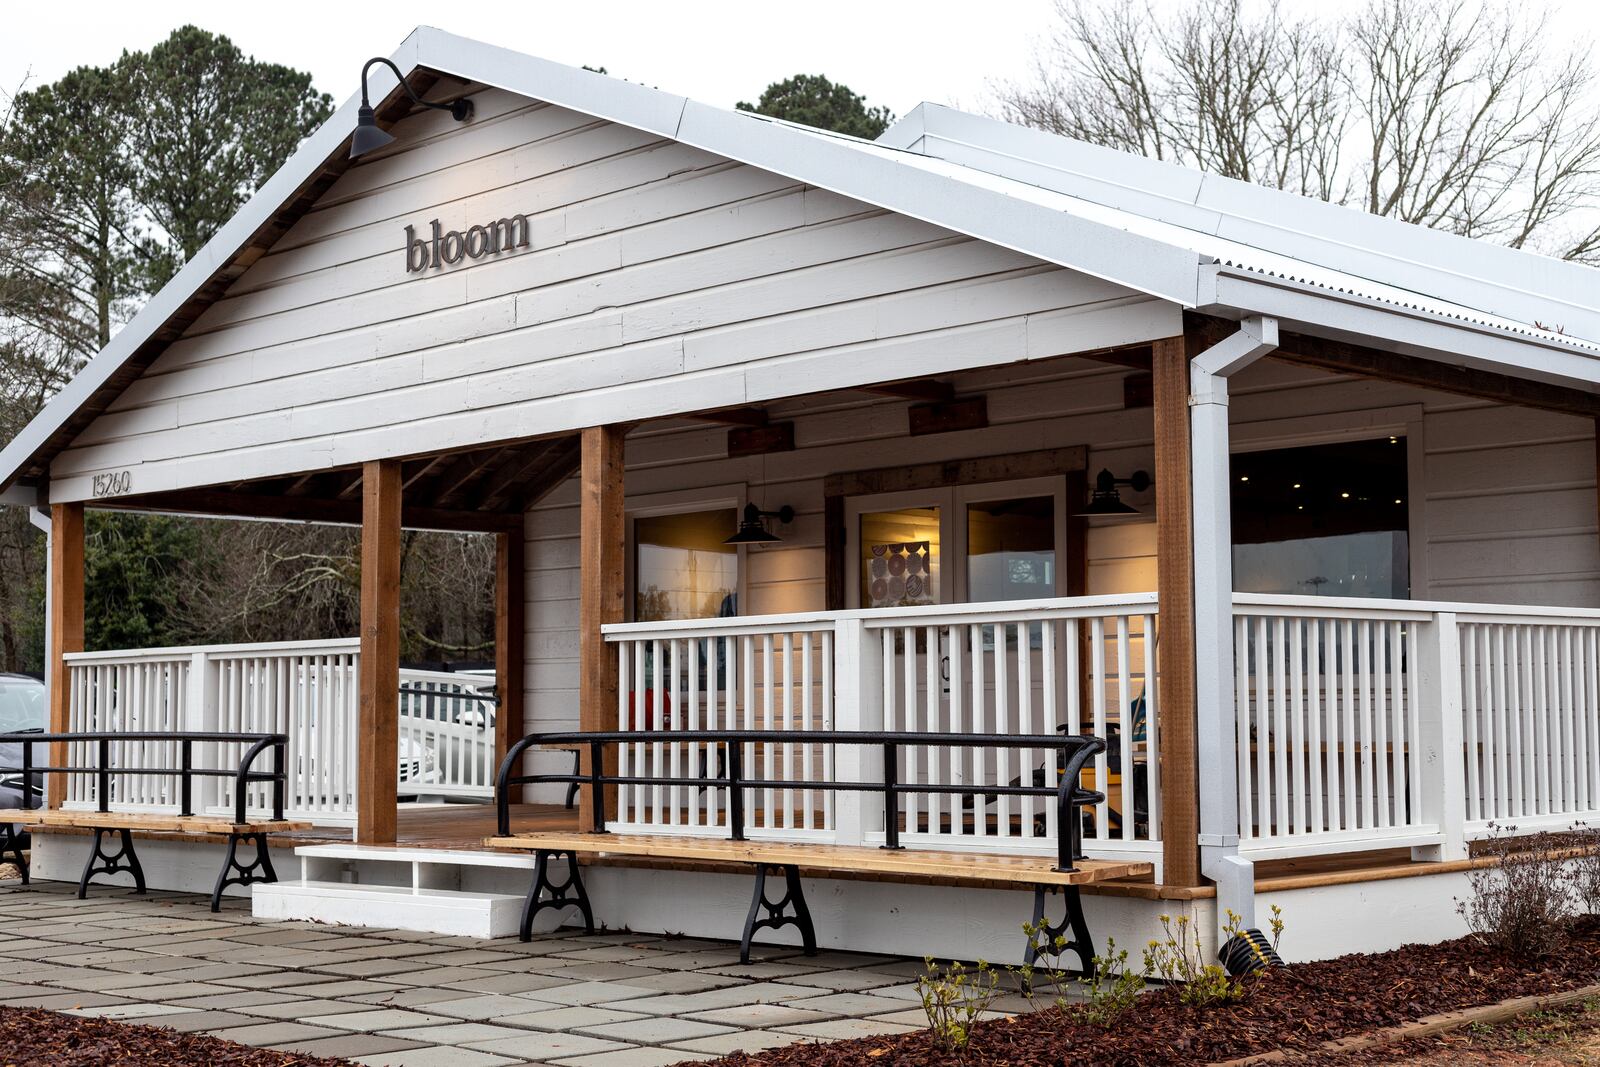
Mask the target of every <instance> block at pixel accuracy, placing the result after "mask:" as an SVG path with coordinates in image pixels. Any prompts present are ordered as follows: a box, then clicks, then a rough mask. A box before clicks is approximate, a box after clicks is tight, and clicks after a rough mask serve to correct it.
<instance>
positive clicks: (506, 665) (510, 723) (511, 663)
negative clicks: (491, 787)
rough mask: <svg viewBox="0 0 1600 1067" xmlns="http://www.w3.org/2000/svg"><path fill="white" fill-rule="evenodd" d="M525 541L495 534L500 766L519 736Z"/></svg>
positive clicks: (517, 793) (515, 791) (514, 797)
mask: <svg viewBox="0 0 1600 1067" xmlns="http://www.w3.org/2000/svg"><path fill="white" fill-rule="evenodd" d="M525 564H526V542H525V541H524V540H523V533H522V531H520V530H519V531H516V532H515V533H501V534H496V535H495V566H494V680H495V691H496V692H498V693H499V694H500V706H499V708H498V709H496V712H495V720H494V722H495V727H494V763H495V766H496V767H499V766H500V761H501V760H503V759H505V755H506V752H507V751H509V750H510V748H511V746H512V745H513V744H515V743H516V741H517V740H518V739H519V738H521V737H522V735H523V734H524V733H525V732H526V730H527V727H526V726H525V725H524V724H523V700H524V696H525V694H524V691H523V670H524V667H525V665H526V663H527V649H525V648H524V647H523V645H524V634H525V633H526V614H527V606H528V605H527V601H528V594H527V590H526V588H525V582H526V580H527V574H526V571H527V568H526V565H525ZM521 799H522V787H521V786H513V787H512V789H511V801H512V803H517V802H518V801H520V800H521Z"/></svg>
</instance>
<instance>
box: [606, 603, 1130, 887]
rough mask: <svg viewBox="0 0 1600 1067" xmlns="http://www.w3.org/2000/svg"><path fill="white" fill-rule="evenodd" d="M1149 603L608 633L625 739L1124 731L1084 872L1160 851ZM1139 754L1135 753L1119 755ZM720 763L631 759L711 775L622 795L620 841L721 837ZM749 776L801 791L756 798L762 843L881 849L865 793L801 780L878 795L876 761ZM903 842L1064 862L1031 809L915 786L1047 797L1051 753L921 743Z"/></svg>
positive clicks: (779, 749) (765, 763)
mask: <svg viewBox="0 0 1600 1067" xmlns="http://www.w3.org/2000/svg"><path fill="white" fill-rule="evenodd" d="M1155 632H1156V600H1155V596H1154V595H1153V594H1140V595H1136V596H1132V597H1099V598H1073V599H1061V600H1047V601H1029V602H1025V603H1016V604H1009V605H1005V604H984V605H958V606H949V607H936V608H893V609H883V610H872V611H846V612H819V613H815V614H799V615H778V616H767V617H761V618H752V619H706V620H696V621H689V622H673V623H628V624H621V625H613V626H607V627H606V628H605V634H606V639H607V640H608V641H611V642H613V643H615V644H617V645H618V646H619V648H618V653H619V654H618V662H619V678H618V681H619V685H618V694H619V696H618V707H617V723H618V728H619V729H622V730H633V729H655V730H674V729H687V730H695V729H716V728H724V729H734V728H740V729H794V730H805V729H835V730H900V731H917V732H935V733H951V734H972V733H1010V734H1050V733H1055V732H1056V731H1057V730H1058V729H1063V730H1066V731H1067V732H1070V733H1080V732H1086V731H1092V732H1094V733H1096V734H1097V735H1098V736H1107V735H1109V734H1113V733H1117V734H1118V735H1119V736H1118V744H1117V746H1116V749H1117V751H1116V754H1115V756H1114V758H1112V759H1110V760H1108V759H1107V757H1104V756H1102V757H1100V758H1099V759H1098V760H1097V761H1096V766H1095V768H1094V771H1093V774H1092V775H1089V776H1087V777H1086V780H1085V783H1084V784H1085V785H1089V786H1095V785H1096V784H1097V783H1099V786H1098V787H1099V788H1101V789H1102V791H1104V792H1106V793H1107V799H1106V801H1105V802H1103V803H1101V804H1099V805H1097V806H1096V808H1095V809H1094V815H1093V830H1092V836H1091V837H1090V838H1089V839H1088V840H1087V841H1086V849H1087V851H1088V852H1089V853H1090V854H1091V855H1105V854H1114V855H1124V856H1126V855H1129V854H1130V853H1131V854H1137V855H1140V856H1145V857H1148V858H1152V859H1158V858H1159V854H1160V841H1159V826H1160V783H1159V767H1160V764H1159V747H1158V746H1159V737H1158V728H1157V712H1156V707H1157V703H1156V699H1157V692H1156V686H1155V685H1154V679H1155V641H1154V639H1153V638H1154V635H1155ZM1124 739H1126V743H1123V742H1124ZM722 758H724V757H723V756H722V754H721V751H720V746H715V745H696V744H694V743H693V742H671V741H667V742H659V741H652V742H648V743H644V742H641V743H637V744H623V745H621V746H619V752H618V762H619V770H620V773H621V774H623V775H625V776H640V777H650V776H654V775H660V776H663V777H704V778H706V779H707V785H706V786H705V787H693V788H692V787H689V786H659V785H653V784H645V785H634V786H629V785H623V786H620V787H619V788H618V794H617V796H618V817H617V819H616V820H615V821H614V822H613V823H612V824H611V826H612V827H613V828H614V829H617V830H625V831H635V832H653V833H674V832H681V833H695V832H699V833H705V832H707V831H708V830H711V831H716V832H723V833H725V832H728V813H727V811H726V810H725V809H726V797H725V791H724V790H722V789H720V788H718V787H717V785H716V784H715V780H716V779H717V778H719V777H721V776H722V775H723V774H724V773H725V768H724V767H722V766H721V764H720V762H719V761H720V760H721V759H722ZM743 759H744V766H745V768H746V772H745V773H746V774H748V775H750V776H752V777H760V778H763V779H767V780H770V781H794V782H795V783H797V784H796V787H795V788H792V789H790V788H782V787H771V788H765V789H751V790H749V791H747V793H746V797H745V810H746V812H747V816H746V819H747V827H748V832H749V834H750V836H752V837H770V838H780V839H786V840H817V841H829V842H838V843H876V842H881V841H882V839H883V834H884V812H883V810H882V806H881V803H880V802H879V801H878V799H877V797H876V796H875V795H873V794H870V793H865V794H864V793H855V792H839V793H834V792H832V791H827V790H808V789H806V788H804V786H803V785H801V784H800V783H804V782H807V781H828V780H836V779H837V780H850V781H864V782H876V781H881V780H882V779H881V776H882V765H881V759H882V756H881V753H880V752H878V751H877V750H869V749H868V747H867V746H855V745H839V746H831V745H820V744H819V745H810V744H803V743H794V744H779V745H772V746H759V747H758V746H755V745H746V746H745V751H744V753H743ZM901 759H902V766H901V767H899V768H898V769H897V770H898V773H899V780H900V782H901V783H903V784H904V785H906V786H910V787H913V788H910V789H908V790H907V791H906V792H905V793H903V794H902V796H901V800H900V807H899V810H898V813H897V818H898V819H899V823H900V831H901V840H902V841H903V842H904V843H906V844H908V845H915V846H918V847H926V848H949V849H959V850H965V849H981V850H984V851H1016V852H1024V853H1033V854H1040V855H1048V854H1051V853H1052V852H1053V850H1054V847H1055V846H1054V841H1055V832H1056V825H1055V822H1056V815H1055V809H1054V805H1053V804H1052V803H1049V802H1047V801H1045V800H1043V799H1039V798H1032V797H1011V796H998V795H994V794H989V795H985V794H982V793H981V792H980V793H979V794H977V795H976V796H974V797H972V798H970V799H963V798H962V797H959V796H955V795H952V794H943V793H935V792H928V791H919V790H916V789H915V788H914V786H915V785H916V784H918V783H924V784H929V785H952V784H964V785H972V786H974V787H983V786H992V785H1006V784H1011V783H1014V782H1019V781H1023V780H1028V781H1031V782H1033V783H1036V784H1040V785H1047V784H1048V785H1052V786H1053V785H1054V784H1055V783H1056V781H1057V774H1058V770H1057V768H1056V766H1055V759H1054V756H1053V754H1052V753H1051V752H1047V751H1043V750H1005V749H999V750H995V749H978V748H945V747H942V746H938V747H935V746H913V747H910V748H908V749H906V750H905V751H904V752H903V753H902V756H901Z"/></svg>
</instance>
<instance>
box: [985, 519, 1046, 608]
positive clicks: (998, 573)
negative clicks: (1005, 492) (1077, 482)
mask: <svg viewBox="0 0 1600 1067" xmlns="http://www.w3.org/2000/svg"><path fill="white" fill-rule="evenodd" d="M1055 592H1056V520H1055V500H1054V499H1053V498H1052V497H1048V496H1034V497H1024V498H1021V499H1016V500H987V501H984V502H983V503H981V504H971V505H969V506H968V507H967V599H968V600H969V601H972V602H974V603H978V602H987V601H995V600H1034V599H1038V598H1042V597H1052V596H1055Z"/></svg>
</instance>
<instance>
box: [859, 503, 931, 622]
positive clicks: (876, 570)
mask: <svg viewBox="0 0 1600 1067" xmlns="http://www.w3.org/2000/svg"><path fill="white" fill-rule="evenodd" d="M937 603H939V509H938V508H933V507H929V508H900V509H899V510H897V511H871V512H866V513H864V514H863V515H862V516H861V606H862V607H864V608H898V607H910V606H914V605H918V604H937Z"/></svg>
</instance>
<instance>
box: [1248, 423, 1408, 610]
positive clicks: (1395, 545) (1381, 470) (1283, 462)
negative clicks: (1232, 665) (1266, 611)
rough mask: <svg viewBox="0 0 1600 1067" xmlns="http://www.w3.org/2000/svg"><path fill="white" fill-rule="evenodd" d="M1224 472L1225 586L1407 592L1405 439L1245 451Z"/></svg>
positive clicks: (1325, 592)
mask: <svg viewBox="0 0 1600 1067" xmlns="http://www.w3.org/2000/svg"><path fill="white" fill-rule="evenodd" d="M1232 471H1233V587H1234V589H1236V590H1237V591H1239V592H1241V593H1289V594H1297V595H1300V596H1357V597H1383V598H1390V599H1405V598H1407V597H1409V596H1410V595H1411V569H1410V549H1409V538H1408V536H1407V503H1408V501H1409V495H1408V486H1407V484H1406V441H1405V438H1403V437H1387V438H1382V439H1379V440H1376V441H1358V442H1353V443H1348V444H1333V445H1313V446H1310V447H1306V448H1283V449H1275V450H1272V451H1268V452H1247V453H1242V454H1238V455H1235V456H1234V457H1233V458H1232Z"/></svg>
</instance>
